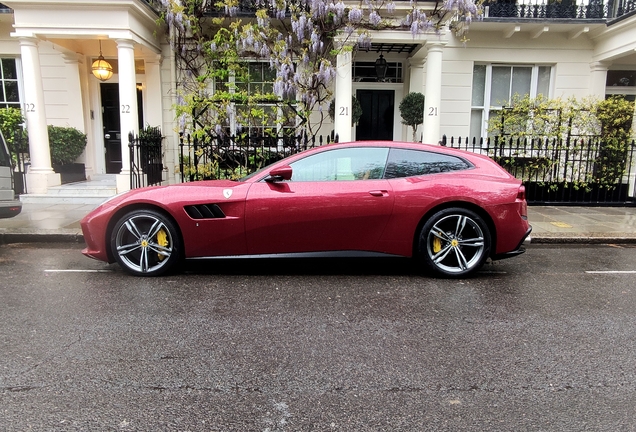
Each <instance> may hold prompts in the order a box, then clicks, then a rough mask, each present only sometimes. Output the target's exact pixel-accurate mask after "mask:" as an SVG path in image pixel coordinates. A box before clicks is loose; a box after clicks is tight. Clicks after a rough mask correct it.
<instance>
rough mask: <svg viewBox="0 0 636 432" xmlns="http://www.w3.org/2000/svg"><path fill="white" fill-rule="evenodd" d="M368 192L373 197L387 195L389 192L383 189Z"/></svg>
mask: <svg viewBox="0 0 636 432" xmlns="http://www.w3.org/2000/svg"><path fill="white" fill-rule="evenodd" d="M369 194H371V196H375V197H384V196H389V192H388V191H385V190H372V191H369Z"/></svg>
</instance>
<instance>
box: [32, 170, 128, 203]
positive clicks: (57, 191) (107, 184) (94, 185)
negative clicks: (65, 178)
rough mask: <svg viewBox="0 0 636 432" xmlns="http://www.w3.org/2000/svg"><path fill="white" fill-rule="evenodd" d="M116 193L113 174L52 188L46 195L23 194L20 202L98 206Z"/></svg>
mask: <svg viewBox="0 0 636 432" xmlns="http://www.w3.org/2000/svg"><path fill="white" fill-rule="evenodd" d="M116 193H117V185H116V180H115V175H114V174H110V175H109V174H101V175H96V176H93V177H92V178H91V180H89V181H84V182H77V183H68V184H64V185H61V186H54V187H52V188H49V189H48V190H47V193H46V194H23V195H20V201H22V202H23V203H31V204H94V205H97V204H100V203H102V202H103V201H104V200H106V199H107V198H109V197H111V196H113V195H115V194H116Z"/></svg>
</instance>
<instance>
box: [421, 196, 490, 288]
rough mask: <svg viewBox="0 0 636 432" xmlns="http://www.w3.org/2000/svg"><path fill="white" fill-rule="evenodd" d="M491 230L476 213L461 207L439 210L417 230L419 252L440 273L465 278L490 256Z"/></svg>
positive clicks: (428, 265)
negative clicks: (419, 230)
mask: <svg viewBox="0 0 636 432" xmlns="http://www.w3.org/2000/svg"><path fill="white" fill-rule="evenodd" d="M490 243H491V239H490V230H489V229H488V225H487V224H486V223H485V222H484V220H483V219H482V218H481V217H480V216H479V215H477V214H476V213H475V212H473V211H470V210H468V209H463V208H448V209H444V210H440V211H439V212H437V213H435V214H434V215H433V216H432V217H430V218H429V219H428V220H427V221H426V223H425V224H424V226H423V227H422V230H421V232H420V237H419V243H418V245H419V255H420V257H421V259H422V260H423V261H424V264H426V266H427V267H428V268H429V269H431V270H433V271H434V272H435V273H437V274H438V275H441V276H447V277H465V276H468V275H470V274H471V273H474V272H476V271H477V270H479V269H480V268H481V267H482V266H483V265H484V263H485V262H486V260H487V259H488V256H489V255H490Z"/></svg>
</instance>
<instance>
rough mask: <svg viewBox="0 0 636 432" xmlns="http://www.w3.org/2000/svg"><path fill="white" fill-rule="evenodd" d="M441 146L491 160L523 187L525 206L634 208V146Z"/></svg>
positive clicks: (578, 142) (589, 141)
mask: <svg viewBox="0 0 636 432" xmlns="http://www.w3.org/2000/svg"><path fill="white" fill-rule="evenodd" d="M442 145H444V146H448V147H453V148H459V149H462V150H467V151H470V152H474V153H480V154H484V155H488V156H490V157H491V158H492V159H494V160H495V161H497V162H498V163H499V164H500V165H501V166H502V167H503V168H505V169H506V170H507V171H508V172H510V173H511V174H512V175H514V176H515V177H517V178H518V179H520V180H522V181H523V182H524V184H525V186H526V194H527V200H528V203H529V204H586V205H631V204H634V203H635V202H634V186H635V184H634V175H635V174H636V172H634V167H633V165H634V162H636V160H635V158H634V156H635V154H636V142H634V141H632V142H631V143H624V145H622V146H619V148H616V147H612V146H608V145H605V144H604V143H603V142H601V140H600V138H598V137H585V138H572V139H566V140H560V139H547V138H513V137H503V138H502V137H494V138H491V139H486V140H484V139H479V140H477V139H472V140H469V139H462V138H458V139H455V138H450V139H448V138H446V136H444V138H443V139H442Z"/></svg>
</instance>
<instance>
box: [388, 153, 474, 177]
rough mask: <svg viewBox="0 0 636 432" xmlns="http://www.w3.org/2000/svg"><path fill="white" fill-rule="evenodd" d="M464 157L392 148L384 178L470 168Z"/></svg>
mask: <svg viewBox="0 0 636 432" xmlns="http://www.w3.org/2000/svg"><path fill="white" fill-rule="evenodd" d="M470 167H471V165H470V164H469V163H468V162H466V161H465V160H463V159H460V158H458V157H455V156H448V155H445V154H441V153H435V152H429V151H424V150H408V149H391V152H390V153H389V160H388V162H387V165H386V172H385V173H384V178H387V179H392V178H402V177H412V176H421V175H426V174H436V173H441V172H449V171H460V170H465V169H469V168H470Z"/></svg>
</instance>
